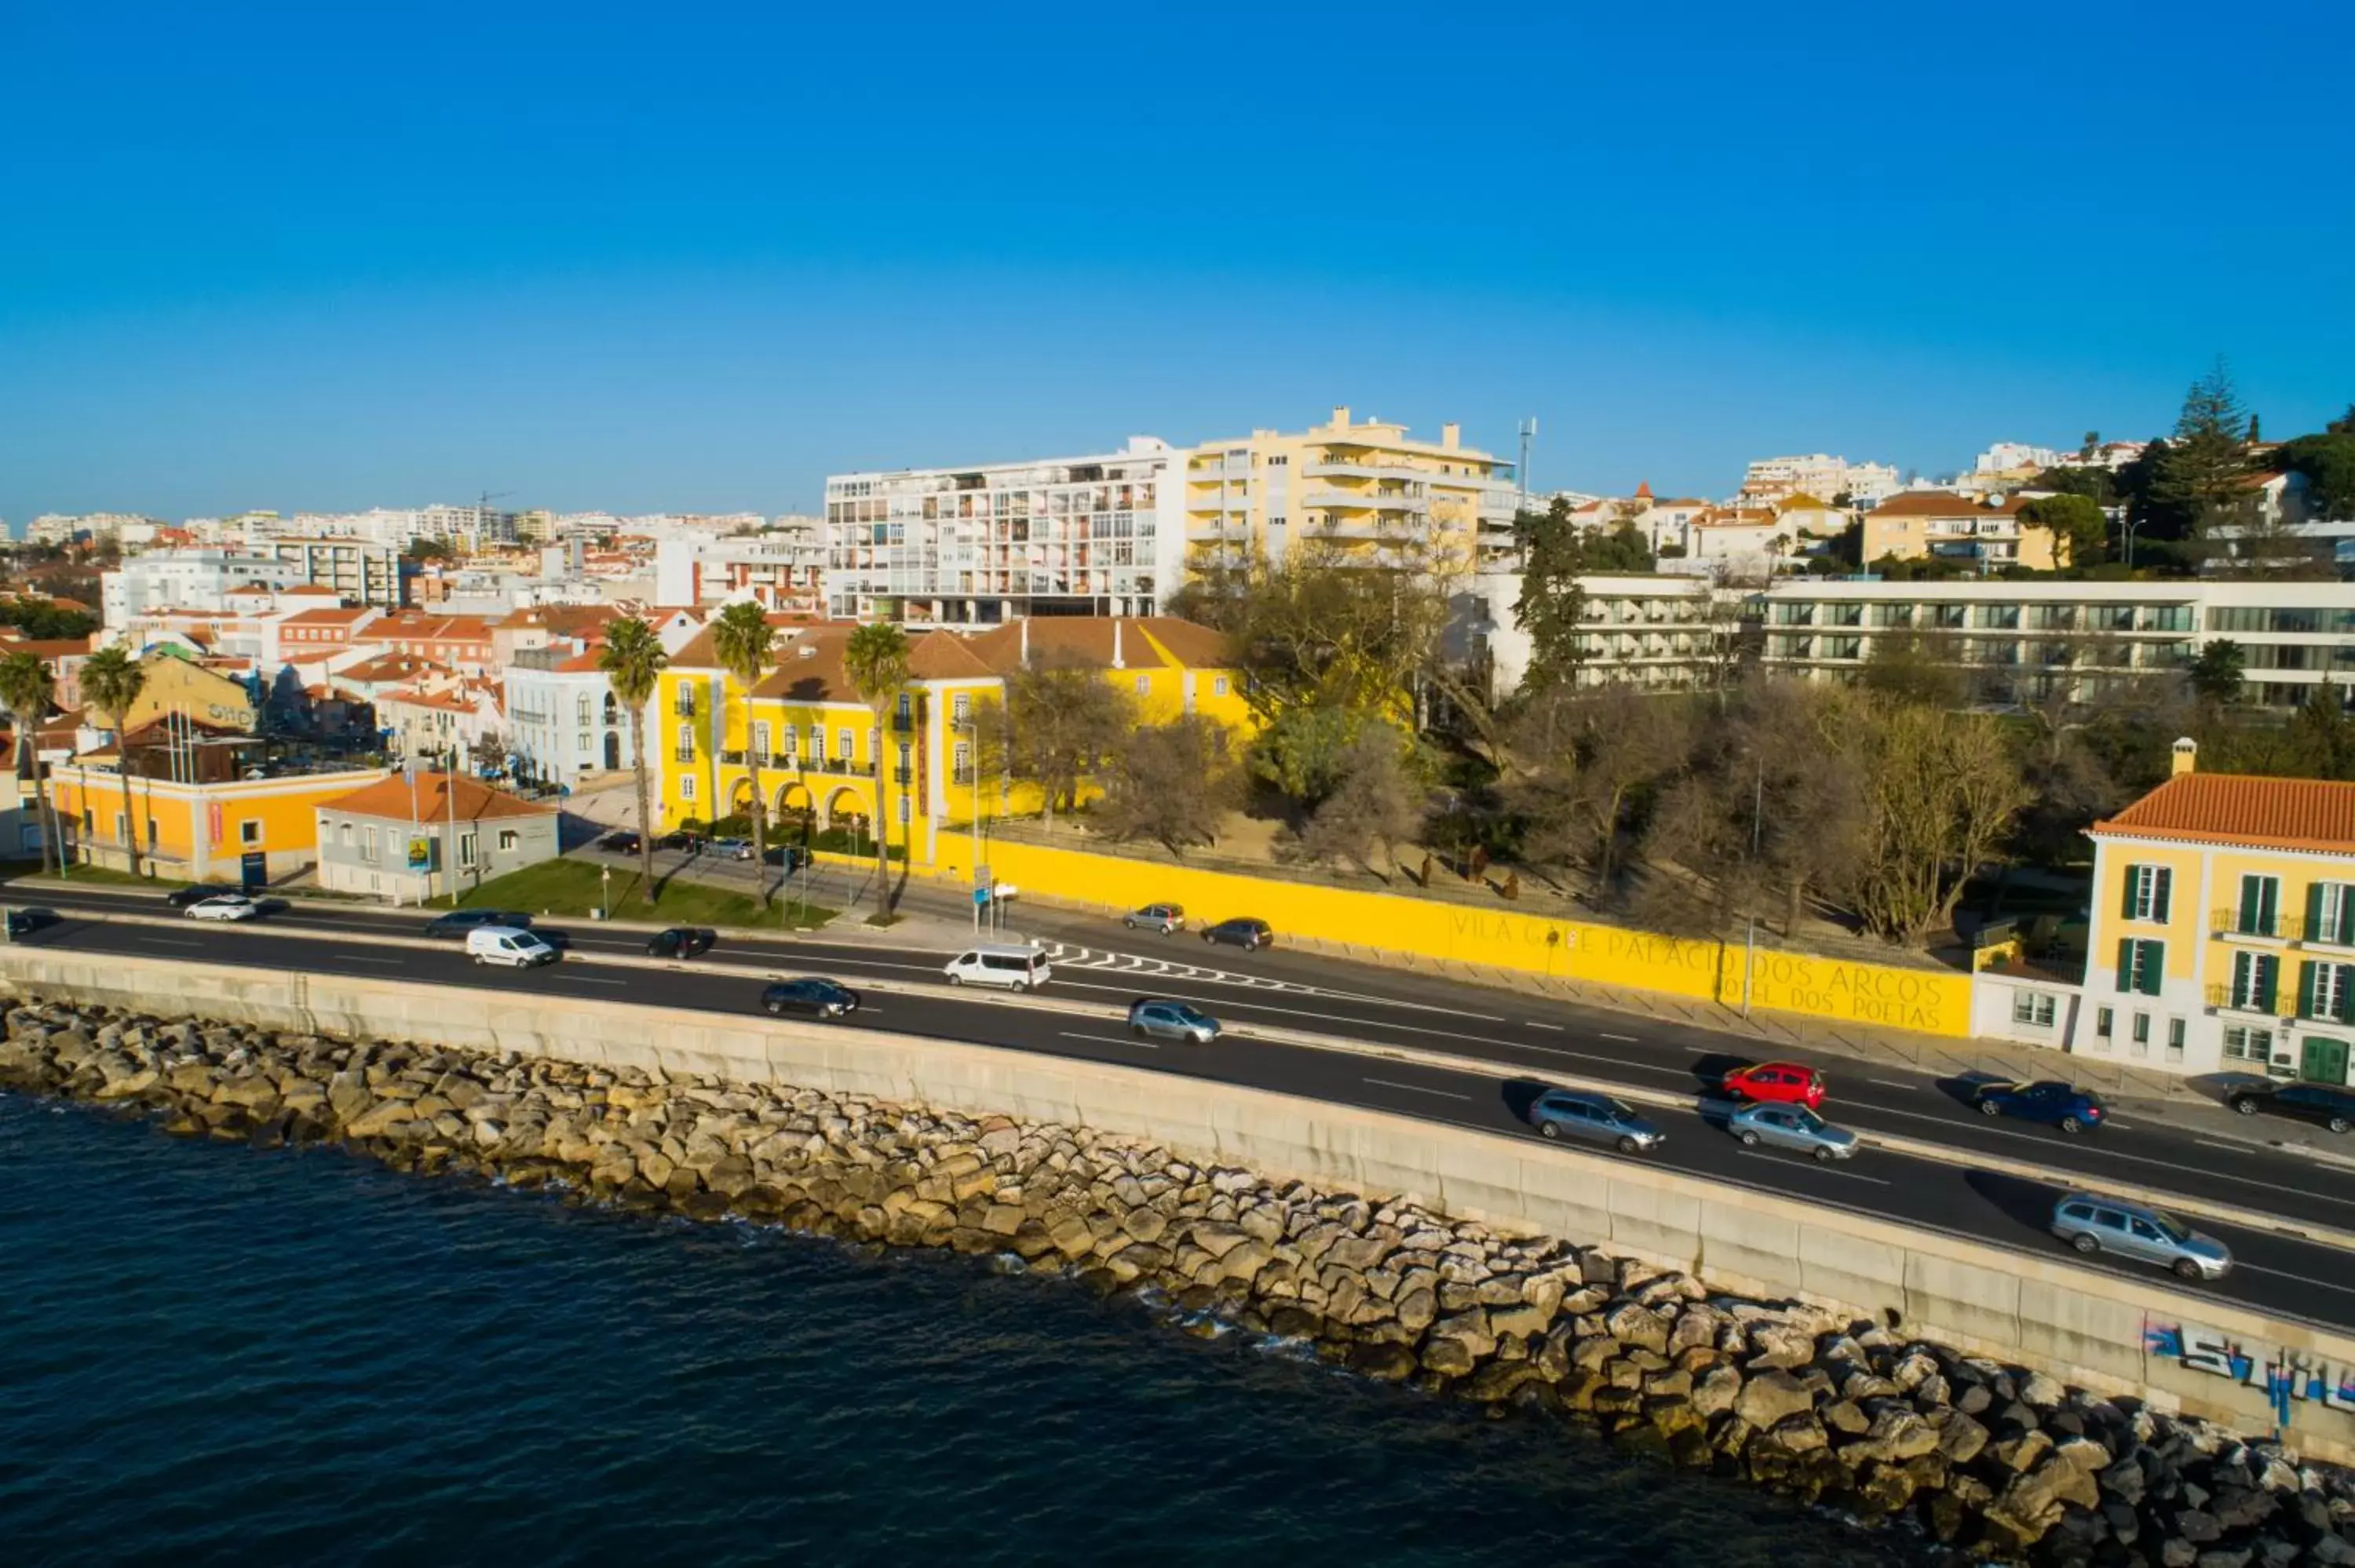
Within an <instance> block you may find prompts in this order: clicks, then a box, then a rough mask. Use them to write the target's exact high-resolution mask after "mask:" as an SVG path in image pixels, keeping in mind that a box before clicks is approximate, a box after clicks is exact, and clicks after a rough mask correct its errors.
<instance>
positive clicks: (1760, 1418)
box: [1733, 1370, 1816, 1431]
mask: <svg viewBox="0 0 2355 1568" xmlns="http://www.w3.org/2000/svg"><path fill="white" fill-rule="evenodd" d="M1815 1407H1816V1396H1815V1393H1814V1391H1812V1390H1811V1389H1809V1388H1808V1387H1807V1385H1806V1383H1801V1382H1800V1381H1799V1380H1798V1379H1797V1378H1796V1377H1793V1376H1792V1375H1791V1374H1790V1373H1789V1372H1783V1371H1780V1370H1774V1371H1768V1372H1760V1373H1758V1374H1757V1375H1756V1376H1754V1377H1752V1378H1750V1379H1749V1380H1748V1381H1746V1382H1745V1383H1742V1392H1741V1393H1739V1394H1736V1395H1735V1396H1734V1400H1733V1414H1736V1415H1738V1416H1740V1417H1742V1420H1744V1421H1746V1422H1748V1423H1749V1424H1750V1425H1752V1426H1754V1427H1757V1428H1759V1429H1760V1430H1762V1431H1763V1430H1764V1429H1765V1428H1767V1427H1771V1426H1773V1425H1775V1424H1776V1423H1777V1422H1779V1421H1782V1420H1784V1419H1785V1417H1787V1416H1792V1415H1797V1414H1803V1413H1811V1412H1813V1411H1814V1409H1815Z"/></svg>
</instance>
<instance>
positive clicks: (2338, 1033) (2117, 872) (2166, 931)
mask: <svg viewBox="0 0 2355 1568" xmlns="http://www.w3.org/2000/svg"><path fill="white" fill-rule="evenodd" d="M2197 749H2198V748H2197V747H2195V746H2193V744H2192V743H2191V742H2190V741H2189V740H2182V741H2178V742H2177V743H2176V758H2175V776H2174V777H2173V778H2171V779H2169V780H2168V781H2167V782H2166V783H2164V784H2162V785H2160V786H2159V787H2158V789H2154V790H2152V791H2151V792H2150V793H2149V794H2147V795H2146V796H2144V797H2143V798H2142V799H2141V800H2137V801H2136V802H2135V803H2134V804H2133V805H2131V806H2128V807H2127V808H2126V810H2122V811H2120V812H2119V813H2118V814H2117V815H2116V816H2115V817H2112V818H2110V819H2108V820H2107V821H2100V822H2096V823H2094V826H2093V828H2092V829H2091V830H2090V833H2091V836H2092V838H2093V841H2094V905H2093V916H2092V921H2091V929H2090V934H2089V938H2088V948H2087V953H2086V970H2085V987H2084V997H2083V1005H2082V1009H2081V1012H2080V1016H2079V1018H2078V1021H2077V1026H2076V1030H2075V1039H2074V1042H2073V1046H2072V1048H2073V1049H2074V1050H2078V1051H2083V1052H2087V1053H2090V1054H2094V1055H2105V1054H2106V1055H2110V1056H2114V1057H2115V1058H2118V1059H2120V1060H2124V1061H2126V1062H2128V1063H2130V1064H2132V1065H2138V1066H2148V1067H2154V1068H2160V1069H2164V1070H2167V1071H2170V1072H2180V1073H2187V1074H2190V1073H2213V1072H2220V1071H2242V1072H2252V1073H2264V1074H2268V1075H2273V1076H2275V1077H2285V1078H2302V1079H2307V1080H2309V1081H2313V1082H2319V1083H2328V1084H2345V1083H2347V1082H2348V1081H2349V1080H2348V1054H2349V1045H2350V1042H2355V784H2340V783H2331V782H2328V781H2325V780H2321V779H2260V778H2252V777H2247V776H2241V775H2230V774H2214V773H2201V772H2200V771H2199V770H2198V768H2197V767H2196V766H2195V764H2196V761H2197Z"/></svg>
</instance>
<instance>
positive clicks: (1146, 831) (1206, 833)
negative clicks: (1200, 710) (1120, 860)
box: [1092, 714, 1240, 861]
mask: <svg viewBox="0 0 2355 1568" xmlns="http://www.w3.org/2000/svg"><path fill="white" fill-rule="evenodd" d="M1239 786H1240V774H1239V771H1238V769H1237V768H1236V765H1235V758H1234V748H1233V743H1232V739H1231V736H1230V735H1229V733H1228V730H1227V727H1226V726H1224V725H1222V724H1220V723H1218V722H1217V721H1216V720H1214V719H1210V718H1207V717H1205V716H1203V715H1200V714H1187V715H1183V716H1182V717H1179V718H1177V719H1174V720H1172V721H1171V722H1169V723H1168V724H1161V725H1148V726H1146V727H1144V728H1143V729H1140V730H1138V731H1136V732H1135V734H1134V735H1132V736H1129V737H1128V739H1127V741H1126V742H1125V743H1124V745H1123V746H1122V747H1120V750H1119V752H1118V754H1117V755H1116V756H1115V757H1114V758H1113V760H1112V766H1111V768H1110V770H1109V771H1108V772H1107V773H1106V775H1105V778H1104V798H1103V800H1100V801H1098V802H1097V803H1096V805H1095V808H1094V810H1093V812H1092V821H1094V823H1095V826H1096V828H1097V830H1098V831H1099V832H1103V833H1104V834H1105V835H1106V836H1108V837H1110V838H1114V839H1118V840H1128V839H1151V840H1152V841H1154V842H1156V843H1158V844H1160V845H1161V846H1162V847H1163V848H1164V849H1167V851H1168V852H1169V853H1170V854H1171V855H1173V856H1175V857H1176V858H1177V859H1178V860H1181V861H1182V860H1184V859H1185V858H1186V852H1187V850H1188V849H1191V848H1197V847H1200V846H1205V845H1209V844H1213V843H1216V842H1218V838H1219V830H1220V827H1221V826H1223V825H1224V823H1225V820H1226V814H1227V812H1228V810H1231V808H1232V806H1233V804H1234V802H1235V800H1236V799H1237V797H1238V794H1239Z"/></svg>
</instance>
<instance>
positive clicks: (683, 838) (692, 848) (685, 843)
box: [655, 832, 703, 854]
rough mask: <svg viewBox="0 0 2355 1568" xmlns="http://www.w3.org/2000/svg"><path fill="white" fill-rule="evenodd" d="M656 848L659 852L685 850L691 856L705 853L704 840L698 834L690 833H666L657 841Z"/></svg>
mask: <svg viewBox="0 0 2355 1568" xmlns="http://www.w3.org/2000/svg"><path fill="white" fill-rule="evenodd" d="M655 848H656V849H658V850H685V851H686V852H687V853H689V854H701V853H703V840H702V839H701V838H699V837H698V836H697V835H696V834H694V833H689V832H676V833H665V834H664V835H663V836H662V837H660V838H658V839H656V840H655Z"/></svg>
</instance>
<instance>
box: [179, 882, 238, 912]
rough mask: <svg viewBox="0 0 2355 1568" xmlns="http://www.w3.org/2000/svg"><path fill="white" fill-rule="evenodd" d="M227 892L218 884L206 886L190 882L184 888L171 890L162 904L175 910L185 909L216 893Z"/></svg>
mask: <svg viewBox="0 0 2355 1568" xmlns="http://www.w3.org/2000/svg"><path fill="white" fill-rule="evenodd" d="M228 891H229V889H227V888H225V887H222V886H220V885H218V884H213V885H207V884H205V883H201V882H192V883H190V884H188V885H187V886H186V887H176V888H174V889H172V891H171V892H169V893H166V894H165V895H164V902H165V903H166V904H168V905H170V906H172V907H173V908H175V909H186V907H187V906H189V905H191V904H196V903H200V902H202V901H203V900H205V899H208V898H210V897H211V896H212V895H214V894H216V893H226V892H228Z"/></svg>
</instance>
